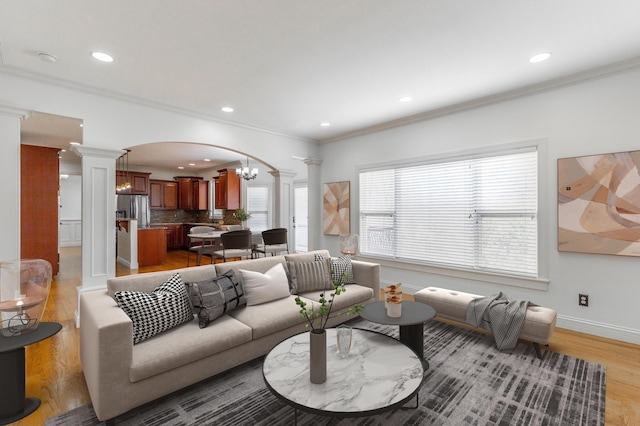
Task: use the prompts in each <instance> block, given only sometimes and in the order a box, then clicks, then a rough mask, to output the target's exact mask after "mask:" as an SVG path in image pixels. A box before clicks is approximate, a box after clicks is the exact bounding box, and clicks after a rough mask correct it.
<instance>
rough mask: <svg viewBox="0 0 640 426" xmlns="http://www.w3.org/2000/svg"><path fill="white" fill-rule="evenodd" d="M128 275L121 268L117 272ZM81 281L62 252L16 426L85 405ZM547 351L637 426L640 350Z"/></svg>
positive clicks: (572, 343)
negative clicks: (578, 363)
mask: <svg viewBox="0 0 640 426" xmlns="http://www.w3.org/2000/svg"><path fill="white" fill-rule="evenodd" d="M186 264H187V261H186V252H184V251H171V252H169V256H168V258H167V261H166V262H165V263H164V264H163V265H162V266H161V267H146V268H141V269H140V271H139V272H140V273H143V272H150V271H153V270H160V269H176V268H181V267H184V266H185V265H186ZM128 273H130V272H129V271H127V270H123V269H121V268H118V269H117V272H116V274H117V275H126V274H128ZM80 276H81V272H80V249H79V248H63V249H62V252H61V262H60V273H59V275H58V276H57V277H55V278H54V282H53V283H52V288H51V293H50V296H49V301H48V303H47V308H46V310H45V318H44V321H57V322H59V323H61V324H62V331H61V332H60V333H58V334H57V335H55V336H53V337H52V338H50V339H47V340H45V341H42V342H39V343H36V344H33V345H30V346H28V347H27V350H26V370H27V383H26V393H27V396H29V397H38V398H40V399H41V400H42V405H41V407H40V408H39V409H38V410H37V411H36V412H35V413H33V414H31V415H30V416H29V417H27V418H25V419H22V420H20V421H19V422H16V423H14V424H15V425H29V426H31V425H34V426H40V425H43V424H44V421H45V420H46V419H47V418H49V417H52V416H55V415H57V414H61V413H64V412H66V411H69V410H71V409H73V408H76V407H79V406H82V405H85V404H88V403H90V398H89V394H88V391H87V387H86V384H85V381H84V376H83V373H82V366H81V364H80V356H79V349H78V348H79V335H80V333H79V330H78V329H76V327H75V324H74V312H75V310H76V307H77V292H76V287H77V286H79V285H80ZM549 350H551V351H554V352H559V353H563V354H567V355H571V356H574V357H578V358H582V359H585V360H588V361H592V362H597V363H600V364H603V365H605V366H606V367H607V383H606V412H605V416H606V421H605V424H606V425H616V426H617V425H635V426H640V346H638V345H632V344H628V343H624V342H620V341H616V340H610V339H604V338H599V337H594V336H591V335H587V334H583V333H578V332H574V331H569V330H564V329H557V330H556V332H555V333H554V335H553V338H552V340H551V344H550V347H549Z"/></svg>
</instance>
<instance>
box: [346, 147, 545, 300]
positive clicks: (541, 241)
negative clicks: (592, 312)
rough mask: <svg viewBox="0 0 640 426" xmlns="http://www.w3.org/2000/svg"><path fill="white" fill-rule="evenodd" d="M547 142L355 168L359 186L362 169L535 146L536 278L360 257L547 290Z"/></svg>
mask: <svg viewBox="0 0 640 426" xmlns="http://www.w3.org/2000/svg"><path fill="white" fill-rule="evenodd" d="M547 144H548V141H547V139H546V138H540V139H531V140H524V141H519V142H512V143H506V144H497V145H490V146H485V147H480V148H473V149H466V150H461V151H454V152H446V153H440V154H435V155H430V156H424V157H418V158H412V159H411V160H410V161H407V160H404V161H402V160H401V161H390V162H384V163H376V164H369V165H359V166H358V167H357V170H356V176H357V179H356V187H357V188H359V187H360V174H361V173H362V172H369V171H376V170H384V169H389V168H399V167H410V166H414V165H422V164H428V163H439V162H448V161H456V160H461V159H472V158H481V157H490V156H498V155H503V154H508V153H510V152H517V151H522V150H523V149H527V148H535V150H536V151H537V153H538V161H537V186H538V199H537V203H538V213H537V238H538V240H537V256H538V265H537V266H538V268H537V269H538V270H537V276H536V277H527V276H520V275H513V274H509V273H503V272H492V271H482V270H470V269H464V268H456V267H454V266H448V265H436V264H425V263H418V262H411V261H407V260H399V259H392V258H389V257H384V256H380V257H378V256H375V255H370V254H359V256H358V257H359V258H361V259H363V260H369V261H373V262H376V263H379V264H381V265H382V266H383V267H388V268H395V269H403V270H409V271H415V272H421V273H428V274H434V275H441V276H446V277H453V278H461V279H467V280H473V281H480V282H488V283H492V284H501V285H507V286H515V287H523V288H529V289H536V290H546V289H547V288H548V284H549V280H548V278H546V277H547V276H548V264H549V261H548V254H547V253H548V243H549V236H548V234H549V232H548V229H549V220H548V217H549V216H550V215H549V214H548V212H549V210H548V208H549V203H548V196H547V195H548V193H549V189H548V182H547V175H548V171H547V169H548V164H547ZM359 197H360V194H358V198H357V202H358V210H357V211H358V215H357V221H358V223H357V229H360V220H361V216H360V198H359Z"/></svg>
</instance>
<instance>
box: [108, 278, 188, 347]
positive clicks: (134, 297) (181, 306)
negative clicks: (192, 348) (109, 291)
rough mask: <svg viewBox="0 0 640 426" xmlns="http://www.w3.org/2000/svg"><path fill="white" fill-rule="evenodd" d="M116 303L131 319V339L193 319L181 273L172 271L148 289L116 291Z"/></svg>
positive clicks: (145, 337)
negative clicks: (159, 282) (160, 281)
mask: <svg viewBox="0 0 640 426" xmlns="http://www.w3.org/2000/svg"><path fill="white" fill-rule="evenodd" d="M114 297H115V299H116V302H117V303H118V306H120V308H122V310H123V311H124V312H125V313H126V314H127V316H128V317H129V318H131V321H132V322H133V343H134V344H136V343H140V342H142V341H143V340H145V339H148V338H149V337H152V336H155V335H156V334H160V333H162V332H163V331H166V330H169V329H171V328H173V327H176V326H178V325H180V324H182V323H184V322H187V321H191V320H193V311H192V310H191V303H190V302H189V294H188V293H187V289H186V287H185V285H184V283H183V282H182V278H181V277H180V274H175V275H173V276H172V277H171V278H169V279H168V280H167V281H166V282H165V283H164V284H162V285H160V286H159V287H157V288H156V289H154V290H153V291H152V292H151V293H146V292H142V291H118V292H116V293H115V294H114Z"/></svg>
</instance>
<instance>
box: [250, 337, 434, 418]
mask: <svg viewBox="0 0 640 426" xmlns="http://www.w3.org/2000/svg"><path fill="white" fill-rule="evenodd" d="M352 333H353V334H352V343H351V351H350V352H349V355H348V356H347V357H345V358H341V357H339V356H338V355H337V354H336V352H337V344H336V330H335V329H333V328H330V329H327V381H326V382H325V383H322V384H313V383H311V380H310V379H309V333H308V332H304V333H300V334H297V335H295V336H292V337H290V338H288V339H286V340H283V341H282V342H280V343H278V344H277V345H276V346H275V347H274V348H273V349H272V350H271V351H270V352H269V353H268V354H267V356H266V357H265V359H264V365H263V367H262V374H263V376H264V382H265V384H266V385H267V388H269V390H270V391H271V392H272V393H273V394H274V395H275V396H276V397H278V398H279V399H281V400H282V401H284V402H285V403H286V404H288V405H290V406H292V407H293V408H294V409H295V420H296V424H297V418H298V411H297V410H298V409H300V410H303V411H306V412H309V413H312V414H319V415H323V416H330V417H337V418H344V417H362V416H371V415H375V414H379V413H381V412H384V411H389V410H393V409H396V408H401V407H403V405H404V404H405V403H406V402H407V401H409V400H410V399H411V398H413V397H414V396H415V397H416V399H417V394H418V390H419V389H420V386H421V385H422V380H423V377H424V369H423V367H422V362H421V360H420V359H419V358H418V356H417V355H416V353H415V352H414V351H413V350H411V349H410V348H408V347H407V346H406V345H405V344H403V343H402V342H400V341H398V340H396V339H394V338H392V337H389V336H386V335H384V334H381V333H377V332H375V331H369V330H361V329H357V328H354V329H353V332H352ZM416 407H417V404H416ZM416 407H409V408H416Z"/></svg>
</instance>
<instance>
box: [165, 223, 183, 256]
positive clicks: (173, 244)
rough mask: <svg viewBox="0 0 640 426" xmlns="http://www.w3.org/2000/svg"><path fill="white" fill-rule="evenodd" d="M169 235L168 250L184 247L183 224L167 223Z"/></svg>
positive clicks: (167, 234)
mask: <svg viewBox="0 0 640 426" xmlns="http://www.w3.org/2000/svg"><path fill="white" fill-rule="evenodd" d="M165 228H166V233H165V234H166V237H167V250H175V249H182V247H183V246H184V235H183V233H182V225H165Z"/></svg>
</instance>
